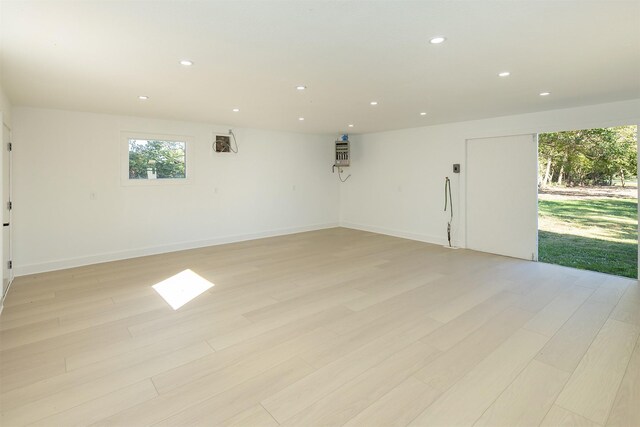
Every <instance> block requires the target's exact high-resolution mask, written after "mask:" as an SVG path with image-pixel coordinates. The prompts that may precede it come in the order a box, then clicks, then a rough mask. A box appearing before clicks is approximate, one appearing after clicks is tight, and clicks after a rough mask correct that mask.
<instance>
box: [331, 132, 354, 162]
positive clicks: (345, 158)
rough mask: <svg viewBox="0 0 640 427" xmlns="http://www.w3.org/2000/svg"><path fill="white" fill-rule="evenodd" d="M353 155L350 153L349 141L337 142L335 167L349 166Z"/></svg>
mask: <svg viewBox="0 0 640 427" xmlns="http://www.w3.org/2000/svg"><path fill="white" fill-rule="evenodd" d="M350 161H351V154H350V151H349V140H344V139H342V140H338V141H336V159H335V163H334V165H335V166H349V162H350Z"/></svg>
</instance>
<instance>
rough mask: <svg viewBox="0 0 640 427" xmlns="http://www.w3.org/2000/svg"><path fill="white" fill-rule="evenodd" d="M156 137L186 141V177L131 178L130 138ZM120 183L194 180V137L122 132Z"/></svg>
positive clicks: (146, 184) (132, 184)
mask: <svg viewBox="0 0 640 427" xmlns="http://www.w3.org/2000/svg"><path fill="white" fill-rule="evenodd" d="M130 139H155V140H158V141H180V142H184V143H185V178H164V179H129V140H130ZM120 141H121V143H120V147H121V149H120V183H121V184H122V185H124V186H127V187H128V186H149V185H151V186H155V185H185V184H191V182H192V181H193V163H194V162H193V146H194V144H193V137H191V136H186V135H170V134H157V133H147V132H121V133H120Z"/></svg>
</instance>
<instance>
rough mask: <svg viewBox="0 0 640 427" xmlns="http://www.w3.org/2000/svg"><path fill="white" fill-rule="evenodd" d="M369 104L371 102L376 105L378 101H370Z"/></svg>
mask: <svg viewBox="0 0 640 427" xmlns="http://www.w3.org/2000/svg"><path fill="white" fill-rule="evenodd" d="M369 104H371V105H378V101H371V102H370V103H369Z"/></svg>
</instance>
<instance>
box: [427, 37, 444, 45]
mask: <svg viewBox="0 0 640 427" xmlns="http://www.w3.org/2000/svg"><path fill="white" fill-rule="evenodd" d="M445 40H446V38H444V37H442V36H437V37H432V38H431V40H429V43H431V44H440V43H442V42H443V41H445Z"/></svg>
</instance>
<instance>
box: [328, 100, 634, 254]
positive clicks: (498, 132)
mask: <svg viewBox="0 0 640 427" xmlns="http://www.w3.org/2000/svg"><path fill="white" fill-rule="evenodd" d="M636 123H640V99H635V100H630V101H624V102H616V103H610V104H600V105H593V106H588V107H581V108H572V109H564V110H553V111H545V112H539V113H532V114H522V115H514V116H505V117H496V118H492V119H486V120H475V121H468V122H459V123H451V124H445V125H438V126H430V127H421V128H413V129H403V130H398V131H391V132H380V133H372V134H365V135H358V136H353V137H351V150H352V156H351V157H352V160H351V167H350V168H349V169H348V172H349V173H351V178H349V181H347V182H346V183H344V184H341V186H340V221H341V225H343V226H345V227H351V228H357V229H363V230H369V231H374V232H380V233H385V234H389V235H395V236H401V237H407V238H411V239H416V240H422V241H426V242H432V243H438V244H445V243H446V226H447V220H448V213H445V212H444V211H443V208H444V178H445V176H449V177H451V179H452V187H453V188H452V189H453V192H454V194H453V199H454V209H455V211H454V212H455V216H454V222H453V240H454V244H455V245H458V246H464V244H465V229H464V223H465V215H464V213H465V208H466V206H465V200H464V198H463V197H461V196H460V195H461V194H464V192H465V188H464V187H465V185H464V174H465V167H466V165H465V164H464V157H465V140H467V139H471V138H482V137H491V136H504V135H518V134H526V133H540V132H551V131H560V130H571V129H585V128H593V127H606V126H617V125H628V124H636ZM453 163H461V164H462V173H461V174H460V175H458V174H453V173H452V172H451V168H452V164H453Z"/></svg>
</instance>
